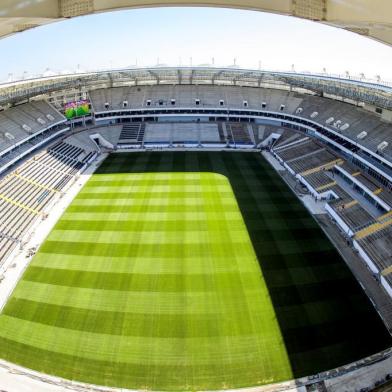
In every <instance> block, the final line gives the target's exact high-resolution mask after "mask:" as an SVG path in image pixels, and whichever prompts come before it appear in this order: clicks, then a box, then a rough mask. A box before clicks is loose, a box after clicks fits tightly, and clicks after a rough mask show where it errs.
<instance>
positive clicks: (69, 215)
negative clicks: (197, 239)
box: [63, 209, 238, 222]
mask: <svg viewBox="0 0 392 392" xmlns="http://www.w3.org/2000/svg"><path fill="white" fill-rule="evenodd" d="M63 216H64V217H65V218H66V219H77V220H82V219H85V220H90V221H91V220H102V219H104V218H108V219H109V220H118V221H127V222H129V221H139V222H151V221H152V222H156V221H162V222H165V221H174V222H177V221H184V220H188V219H189V220H193V221H196V220H199V221H203V222H205V221H206V220H207V216H206V214H205V212H202V211H201V212H200V211H185V212H183V213H178V214H173V213H169V212H154V213H152V212H150V213H149V214H145V213H143V212H131V213H128V212H98V211H96V212H85V211H80V212H70V211H69V209H67V211H66V212H65V213H64V215H63ZM222 216H223V218H222V219H225V220H230V221H232V220H238V213H237V211H235V212H230V211H229V212H227V211H224V212H222Z"/></svg>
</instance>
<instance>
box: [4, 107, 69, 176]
mask: <svg viewBox="0 0 392 392" xmlns="http://www.w3.org/2000/svg"><path fill="white" fill-rule="evenodd" d="M65 123H66V118H65V117H64V116H63V115H62V114H61V113H59V112H58V111H57V110H56V109H54V108H53V107H52V106H51V105H49V104H48V103H46V102H44V101H34V102H30V103H26V104H23V105H19V106H16V107H12V108H10V109H8V110H5V111H3V112H0V165H1V167H0V173H1V172H3V171H5V170H6V169H7V168H9V167H10V166H11V165H12V164H14V163H15V162H16V161H17V160H18V159H20V158H22V157H23V156H25V155H27V154H28V153H30V152H32V151H34V150H35V149H36V148H37V147H39V146H41V145H43V144H45V143H46V142H48V141H50V140H52V139H53V138H55V137H56V136H59V135H61V134H63V133H64V132H66V131H67V130H68V129H69V127H68V126H67V125H66V124H65Z"/></svg>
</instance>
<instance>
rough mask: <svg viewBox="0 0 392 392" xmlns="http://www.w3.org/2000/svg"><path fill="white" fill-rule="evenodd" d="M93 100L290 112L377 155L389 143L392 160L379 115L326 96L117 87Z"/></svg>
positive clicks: (103, 108) (106, 107)
mask: <svg viewBox="0 0 392 392" xmlns="http://www.w3.org/2000/svg"><path fill="white" fill-rule="evenodd" d="M90 97H91V100H92V104H93V108H94V110H95V111H96V112H98V113H99V112H107V111H113V110H118V111H122V110H128V109H140V108H144V109H155V108H179V107H182V108H189V107H196V106H197V107H200V108H220V107H222V106H223V107H225V108H230V109H250V110H264V111H273V112H279V113H283V114H284V113H287V114H291V115H295V116H297V117H302V118H306V119H308V120H311V121H315V122H318V123H320V124H322V125H323V126H327V127H328V128H330V129H332V130H334V131H335V132H338V133H340V134H342V135H345V136H347V137H348V138H350V139H352V140H353V141H355V142H357V143H359V144H361V145H363V146H365V147H367V148H368V149H370V150H371V151H373V152H377V149H378V146H379V145H380V144H381V143H382V142H384V141H386V142H387V143H388V146H387V147H386V148H385V149H384V150H383V151H380V153H381V154H382V155H383V156H385V157H386V158H387V159H389V160H391V161H392V125H391V124H389V123H384V122H382V121H381V119H380V117H379V116H377V115H376V114H375V113H374V114H373V113H371V112H369V111H367V110H364V109H361V108H358V107H356V106H354V105H350V104H348V103H343V102H340V101H335V100H332V99H328V98H321V97H318V96H313V95H304V94H299V93H293V92H289V91H284V90H274V89H266V88H252V87H234V86H205V85H204V86H203V85H175V86H174V85H158V86H156V85H155V86H138V87H137V88H136V87H117V88H112V89H100V90H95V91H91V92H90ZM196 100H197V101H198V105H197V104H196ZM220 101H222V105H221V103H220ZM124 102H126V105H125V106H124ZM364 132H366V134H365V133H364ZM361 133H362V136H361V138H358V136H359V135H360V134H361Z"/></svg>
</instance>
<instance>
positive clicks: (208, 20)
mask: <svg viewBox="0 0 392 392" xmlns="http://www.w3.org/2000/svg"><path fill="white" fill-rule="evenodd" d="M0 54H1V61H0V81H7V80H9V79H10V78H12V80H18V79H21V78H23V77H24V78H27V77H33V76H38V75H42V74H44V73H45V72H46V73H47V74H48V73H50V72H56V73H59V72H75V70H80V71H89V70H98V69H103V68H122V67H134V66H136V65H137V66H139V67H141V66H155V65H157V64H158V63H159V64H161V65H163V64H164V65H168V66H177V65H182V66H189V65H193V66H196V65H211V64H214V65H215V66H232V65H234V64H235V65H236V67H238V68H250V69H258V68H259V66H260V65H261V68H262V69H267V70H285V71H286V70H292V69H294V70H295V71H297V72H302V71H309V72H315V73H321V72H323V70H324V69H325V70H326V71H327V73H330V74H341V75H343V74H345V73H346V71H348V72H349V73H350V75H351V76H354V75H360V74H361V73H363V74H364V75H365V76H366V77H367V78H368V79H375V78H376V76H377V75H379V76H381V78H382V79H383V80H386V81H392V67H391V64H392V47H389V46H387V45H384V44H381V43H378V42H376V41H373V40H371V39H368V38H366V37H362V36H359V35H356V34H354V33H350V32H347V31H344V30H341V29H336V28H332V27H329V26H324V25H321V24H318V23H314V22H311V21H306V20H300V19H297V18H292V17H286V16H280V15H273V14H266V13H261V12H256V11H241V10H230V9H218V8H147V9H137V10H128V11H117V12H111V13H103V14H97V15H89V16H83V17H79V18H75V19H71V20H66V21H62V22H57V23H53V24H50V25H47V26H43V27H39V28H36V29H33V30H29V31H25V32H23V33H19V34H17V35H14V36H11V37H8V38H5V39H2V40H0ZM48 70H49V71H48Z"/></svg>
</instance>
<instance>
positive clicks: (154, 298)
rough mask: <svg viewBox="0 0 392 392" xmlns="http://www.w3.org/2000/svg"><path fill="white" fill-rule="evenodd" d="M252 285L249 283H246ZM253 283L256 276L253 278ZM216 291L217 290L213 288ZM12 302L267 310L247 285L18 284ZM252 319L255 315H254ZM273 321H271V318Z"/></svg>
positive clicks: (257, 291) (254, 289) (110, 307)
mask: <svg viewBox="0 0 392 392" xmlns="http://www.w3.org/2000/svg"><path fill="white" fill-rule="evenodd" d="M250 283H252V282H250ZM255 283H258V282H257V275H256V278H255ZM217 289H218V287H217ZM14 297H15V298H20V299H28V300H32V301H36V302H45V303H50V304H54V305H65V306H75V307H78V308H86V309H88V308H91V309H95V310H104V311H116V312H122V311H123V312H137V313H146V312H152V313H154V312H162V313H180V312H181V311H186V313H206V312H207V313H208V312H210V313H214V312H220V311H221V309H220V306H221V307H222V311H224V310H225V309H226V308H237V309H242V308H243V307H244V306H246V302H247V301H248V300H250V299H251V298H253V297H255V298H258V300H259V301H258V304H259V305H260V306H267V305H268V301H269V298H268V296H266V295H263V292H262V290H261V289H260V287H258V286H257V287H254V286H252V285H251V284H249V287H247V288H246V292H243V293H241V295H238V292H237V293H236V292H233V291H230V290H225V292H224V293H221V294H219V295H218V294H217V293H216V292H212V291H208V292H205V293H203V292H198V291H193V292H192V291H190V292H184V293H178V292H167V291H166V292H159V291H158V292H147V291H143V292H137V291H120V290H101V289H90V288H82V287H68V286H61V285H51V284H46V283H38V282H30V281H27V280H22V281H21V282H20V283H19V285H18V286H17V288H16V289H15V292H14ZM255 317H256V315H255ZM271 320H273V317H271Z"/></svg>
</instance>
